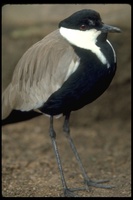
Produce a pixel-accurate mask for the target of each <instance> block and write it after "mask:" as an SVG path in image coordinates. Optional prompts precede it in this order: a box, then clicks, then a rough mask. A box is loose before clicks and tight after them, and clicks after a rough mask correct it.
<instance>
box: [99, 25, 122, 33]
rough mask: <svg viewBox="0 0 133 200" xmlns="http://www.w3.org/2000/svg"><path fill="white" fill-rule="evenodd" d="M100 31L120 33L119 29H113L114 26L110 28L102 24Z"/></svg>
mask: <svg viewBox="0 0 133 200" xmlns="http://www.w3.org/2000/svg"><path fill="white" fill-rule="evenodd" d="M100 30H101V31H102V32H103V33H107V32H112V33H120V32H121V29H119V28H117V27H115V26H110V25H108V24H102V27H101V28H100Z"/></svg>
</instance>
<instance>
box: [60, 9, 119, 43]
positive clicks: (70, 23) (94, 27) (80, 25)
mask: <svg viewBox="0 0 133 200" xmlns="http://www.w3.org/2000/svg"><path fill="white" fill-rule="evenodd" d="M59 29H60V33H61V35H62V36H63V37H65V38H66V39H67V40H68V41H69V42H70V43H72V44H74V45H77V46H81V47H82V46H83V43H84V45H86V44H85V43H89V42H90V43H93V42H94V43H95V42H96V40H97V38H98V36H99V35H100V34H105V35H107V33H108V32H118V33H119V32H121V30H120V29H119V28H117V27H115V26H110V25H107V24H104V23H103V22H102V20H101V17H100V15H99V13H98V12H96V11H94V10H90V9H84V10H80V11H77V12H75V13H74V14H72V15H71V16H70V17H68V18H66V19H64V20H63V21H61V22H60V23H59ZM80 43H82V45H80Z"/></svg>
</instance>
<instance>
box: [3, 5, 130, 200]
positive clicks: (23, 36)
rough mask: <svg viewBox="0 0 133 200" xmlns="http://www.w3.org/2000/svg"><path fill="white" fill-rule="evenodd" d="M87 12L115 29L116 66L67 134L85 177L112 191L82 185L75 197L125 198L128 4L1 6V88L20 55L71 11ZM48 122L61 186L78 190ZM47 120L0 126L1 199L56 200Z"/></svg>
mask: <svg viewBox="0 0 133 200" xmlns="http://www.w3.org/2000/svg"><path fill="white" fill-rule="evenodd" d="M82 8H91V9H94V10H97V11H99V13H100V14H101V16H102V19H103V21H104V22H106V23H109V24H112V25H115V26H118V27H120V28H121V29H122V30H123V32H122V33H121V34H110V35H109V38H110V41H111V42H112V44H113V45H114V47H115V49H116V51H117V60H118V69H117V73H116V76H115V78H114V80H113V82H112V84H111V86H110V87H109V89H108V90H107V91H106V92H105V93H104V94H103V95H102V96H101V97H100V98H99V99H97V100H96V101H95V102H93V103H92V104H90V105H88V106H86V107H84V108H83V109H81V110H79V111H77V112H74V113H73V114H72V115H71V119H70V125H71V135H72V138H73V140H74V142H75V145H76V147H77V149H78V152H79V154H80V157H81V160H82V162H83V165H84V167H85V169H86V172H87V174H88V176H89V177H91V179H93V180H100V179H109V180H110V182H109V183H106V184H109V185H113V186H115V187H114V188H112V189H99V188H92V187H91V188H90V190H89V191H80V192H75V193H76V194H78V196H81V197H130V196H131V119H130V115H131V111H130V110H131V106H130V105H131V102H130V98H131V95H130V94H131V87H130V80H131V61H130V59H131V53H130V52H131V35H130V32H131V27H130V23H131V8H130V6H129V5H126V4H125V5H124V4H120V5H117V4H112V5H109V4H108V5H105V4H101V5H97V4H96V5H93V4H91V5H87V4H85V5H36V6H31V5H29V6H5V7H3V10H2V11H3V13H2V16H3V18H2V28H3V29H2V48H3V51H2V58H3V59H2V67H3V70H2V72H3V73H2V79H3V88H5V87H6V86H7V84H8V83H9V81H10V80H11V74H12V72H13V69H14V67H15V65H16V63H17V62H18V60H19V58H20V57H21V56H22V54H23V53H24V52H25V51H26V50H27V49H28V48H29V47H30V46H31V45H32V44H34V43H35V42H37V41H38V40H40V39H41V38H43V37H44V36H45V35H46V34H48V33H49V32H51V31H52V30H55V29H56V28H57V25H58V22H59V21H60V20H61V19H63V18H65V17H67V16H69V15H70V14H71V13H73V12H75V11H77V10H79V9H82ZM62 124H63V118H60V119H58V120H55V123H54V126H55V130H56V133H57V143H58V146H59V151H60V154H61V159H62V164H63V169H64V173H65V177H66V181H67V184H68V187H70V188H71V187H82V186H83V178H82V175H81V172H80V170H79V167H78V165H77V162H76V160H75V158H74V156H73V154H72V151H71V149H70V147H69V144H68V143H67V140H66V138H65V137H64V135H63V131H62ZM48 129H49V119H48V118H47V117H44V116H41V117H37V118H34V119H32V120H29V121H27V122H21V123H17V124H12V125H7V126H4V127H3V128H2V195H3V196H4V197H58V196H62V186H61V181H60V177H59V173H58V168H57V164H56V160H55V157H54V153H53V149H52V146H51V141H50V138H49V135H48Z"/></svg>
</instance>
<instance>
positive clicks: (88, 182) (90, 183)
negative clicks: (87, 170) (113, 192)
mask: <svg viewBox="0 0 133 200" xmlns="http://www.w3.org/2000/svg"><path fill="white" fill-rule="evenodd" d="M84 182H85V184H86V186H87V187H89V186H92V187H97V188H104V189H111V188H113V187H114V186H111V185H103V184H102V183H107V182H109V180H99V181H92V180H90V179H87V180H85V181H84Z"/></svg>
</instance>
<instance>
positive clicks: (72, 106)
mask: <svg viewBox="0 0 133 200" xmlns="http://www.w3.org/2000/svg"><path fill="white" fill-rule="evenodd" d="M74 49H75V52H76V54H77V55H78V56H79V57H80V58H81V59H80V65H79V67H78V68H77V70H76V71H75V72H74V73H73V74H72V75H71V76H70V77H69V78H68V79H67V80H66V81H65V82H64V84H63V85H62V87H61V88H60V89H59V90H57V91H56V92H54V93H53V94H52V95H51V96H50V97H49V99H48V100H47V101H46V102H45V103H44V105H43V107H41V108H40V110H41V111H42V112H44V113H46V114H49V115H58V114H61V113H63V114H64V115H65V114H67V113H69V112H71V111H73V110H77V109H80V108H82V107H83V106H85V105H86V104H88V103H91V102H92V101H94V100H95V99H96V98H98V97H99V96H100V95H101V94H102V93H103V92H104V91H105V90H106V89H107V88H108V86H109V85H110V83H111V80H112V78H113V76H114V74H115V70H116V63H114V54H113V51H112V48H111V47H110V45H109V44H108V43H107V42H106V43H105V44H104V45H103V49H101V50H102V51H103V52H104V55H105V57H107V59H108V62H109V64H110V67H109V68H108V67H107V65H105V64H103V63H102V62H101V61H100V59H99V58H98V57H97V56H96V54H94V53H92V52H91V51H90V50H85V49H81V48H78V47H74Z"/></svg>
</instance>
